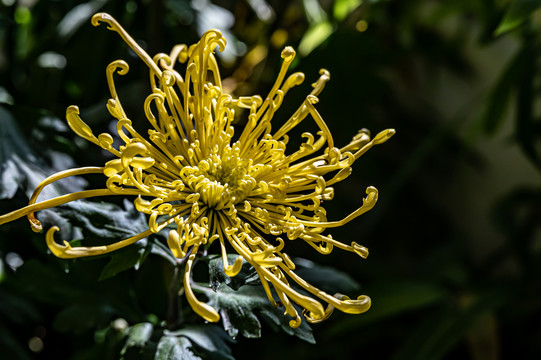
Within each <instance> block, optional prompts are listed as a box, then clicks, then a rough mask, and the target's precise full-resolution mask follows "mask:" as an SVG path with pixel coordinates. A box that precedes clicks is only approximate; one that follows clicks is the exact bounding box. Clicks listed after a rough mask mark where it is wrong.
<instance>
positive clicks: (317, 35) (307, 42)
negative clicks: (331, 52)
mask: <svg viewBox="0 0 541 360" xmlns="http://www.w3.org/2000/svg"><path fill="white" fill-rule="evenodd" d="M333 31H334V29H333V26H332V24H331V23H330V22H329V21H326V20H325V21H321V22H318V23H316V24H314V25H312V26H310V27H309V28H308V30H306V32H305V33H304V36H303V37H302V39H301V42H300V44H299V54H301V55H302V56H307V55H308V54H310V53H311V52H312V51H313V50H315V49H316V48H317V47H318V46H319V45H321V44H323V42H325V40H327V39H328V38H329V36H331V34H332V33H333Z"/></svg>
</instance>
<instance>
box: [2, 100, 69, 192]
mask: <svg viewBox="0 0 541 360" xmlns="http://www.w3.org/2000/svg"><path fill="white" fill-rule="evenodd" d="M51 172H52V170H51V169H50V168H49V167H48V166H47V165H46V164H45V163H44V162H43V161H42V160H41V158H40V156H38V155H37V154H36V153H35V152H34V150H33V149H32V148H31V147H30V145H29V144H28V142H27V139H26V137H25V136H24V135H23V134H22V133H21V131H20V130H19V128H18V126H17V125H16V122H15V119H14V118H13V116H12V115H11V114H10V113H9V112H8V111H7V110H6V109H5V108H4V107H2V106H0V199H11V198H13V196H15V193H16V192H17V190H18V189H19V188H20V189H23V190H24V191H25V193H26V194H27V195H28V196H30V195H31V194H32V192H33V191H34V189H35V188H36V186H37V185H38V184H39V183H40V182H41V181H43V180H44V179H45V178H46V177H47V176H48V175H49V174H50V173H51ZM60 194H61V191H60V188H59V187H58V186H57V185H56V184H51V185H49V186H47V187H46V188H45V189H44V190H43V192H42V196H43V197H44V198H47V197H53V196H57V195H60Z"/></svg>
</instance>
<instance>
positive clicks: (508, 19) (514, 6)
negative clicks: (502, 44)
mask: <svg viewBox="0 0 541 360" xmlns="http://www.w3.org/2000/svg"><path fill="white" fill-rule="evenodd" d="M539 7H541V0H515V1H513V2H512V3H511V5H510V6H509V8H508V9H507V12H506V13H505V16H504V18H503V19H502V21H501V22H500V25H498V27H497V28H496V30H495V31H494V35H496V36H498V35H501V34H503V33H506V32H508V31H511V30H513V29H515V28H516V27H518V26H519V25H521V24H522V23H523V22H524V21H526V19H528V18H529V17H530V15H532V13H533V12H534V11H536V10H537V9H538V8H539Z"/></svg>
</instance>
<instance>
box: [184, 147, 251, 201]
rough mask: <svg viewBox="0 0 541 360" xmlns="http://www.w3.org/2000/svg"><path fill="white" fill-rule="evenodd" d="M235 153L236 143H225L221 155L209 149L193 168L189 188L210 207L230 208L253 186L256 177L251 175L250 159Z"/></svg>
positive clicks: (247, 193)
mask: <svg viewBox="0 0 541 360" xmlns="http://www.w3.org/2000/svg"><path fill="white" fill-rule="evenodd" d="M238 154H239V151H238V147H237V146H234V147H233V148H231V147H230V146H226V147H225V148H224V149H223V150H222V152H221V154H220V155H219V154H217V153H215V152H214V153H211V154H210V156H209V157H208V158H206V159H204V160H201V161H200V162H199V163H198V164H197V166H196V167H195V168H194V170H195V171H194V172H193V174H192V176H191V179H190V180H192V182H193V183H192V184H191V185H192V186H191V187H192V190H193V191H194V192H196V193H198V194H199V195H200V197H199V200H201V201H202V202H203V203H204V204H205V205H206V206H208V208H209V209H215V210H222V209H226V208H229V207H231V206H232V205H235V204H237V203H239V202H241V201H243V200H244V199H246V197H247V196H248V195H249V194H250V193H251V192H252V190H253V189H254V188H255V187H256V185H257V181H256V180H255V179H254V178H253V177H252V176H251V175H250V169H251V167H252V160H247V159H242V158H240V157H239V155H238ZM190 180H188V181H189V182H190Z"/></svg>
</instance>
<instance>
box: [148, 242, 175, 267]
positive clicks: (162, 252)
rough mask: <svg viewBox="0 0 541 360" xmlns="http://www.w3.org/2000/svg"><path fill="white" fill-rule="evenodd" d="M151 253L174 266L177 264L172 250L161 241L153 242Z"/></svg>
mask: <svg viewBox="0 0 541 360" xmlns="http://www.w3.org/2000/svg"><path fill="white" fill-rule="evenodd" d="M150 253H151V254H154V255H157V256H159V257H161V258H162V259H164V260H167V261H168V262H169V263H171V264H172V265H175V264H176V263H177V258H176V257H175V255H173V253H172V252H171V249H169V247H167V245H165V244H164V243H162V242H160V241H153V242H152V247H151V248H150Z"/></svg>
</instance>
